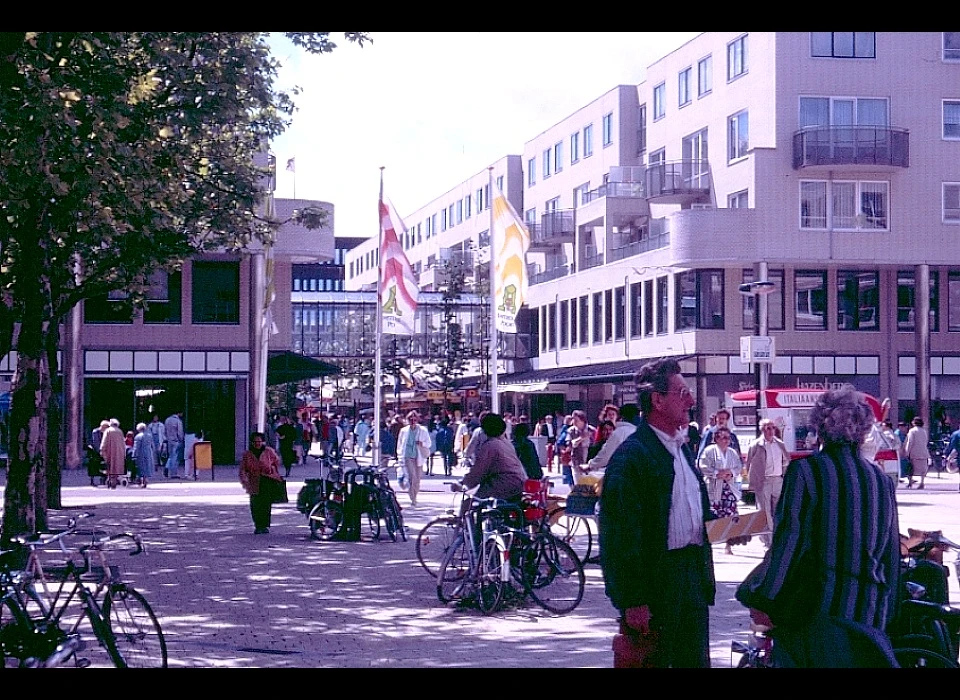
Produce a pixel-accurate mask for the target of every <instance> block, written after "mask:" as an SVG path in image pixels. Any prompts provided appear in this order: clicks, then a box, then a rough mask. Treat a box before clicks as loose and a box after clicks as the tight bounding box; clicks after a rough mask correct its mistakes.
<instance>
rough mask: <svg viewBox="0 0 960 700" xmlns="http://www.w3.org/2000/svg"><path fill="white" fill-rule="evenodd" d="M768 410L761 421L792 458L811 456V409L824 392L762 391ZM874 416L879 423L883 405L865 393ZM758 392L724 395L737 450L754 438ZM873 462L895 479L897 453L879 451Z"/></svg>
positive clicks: (812, 390) (897, 464) (897, 461)
mask: <svg viewBox="0 0 960 700" xmlns="http://www.w3.org/2000/svg"><path fill="white" fill-rule="evenodd" d="M764 391H765V394H766V404H767V407H766V409H765V410H764V411H763V417H764V418H770V419H771V420H772V421H773V422H774V424H775V425H776V426H777V432H778V434H779V435H780V437H781V438H782V439H783V442H784V443H785V444H786V446H787V449H788V450H789V451H790V456H791V457H792V458H793V459H796V458H797V457H803V456H806V455H808V454H810V453H811V452H812V451H813V450H814V448H815V447H816V443H817V436H816V435H815V434H813V433H812V432H811V431H810V428H809V422H810V421H809V418H810V410H811V409H812V408H813V405H814V403H815V402H816V400H817V399H818V398H820V396H821V395H822V394H823V393H824V391H825V390H824V389H797V388H789V389H765V390H764ZM864 396H865V397H866V399H867V403H868V404H870V408H871V409H873V414H874V417H875V418H876V419H877V420H880V419H881V418H882V417H883V412H884V411H883V406H882V405H881V404H880V402H879V401H878V400H877V399H876V398H875V397H873V396H871V395H869V394H864ZM756 402H757V392H756V390H754V389H750V390H748V391H737V392H734V393H729V392H728V393H727V394H726V396H725V407H726V408H727V410H729V411H730V426H731V428H732V430H733V432H735V433H736V434H737V439H738V440H739V441H740V447H741V448H742V450H743V451H744V458H746V450H747V447H748V446H749V444H750V442H751V441H752V440H754V439H755V438H756V436H757V414H756V408H755V407H756ZM875 459H876V461H877V463H878V464H880V465H881V466H882V467H883V470H884V471H885V472H887V473H889V474H892V475H894V476H895V477H896V476H898V475H899V472H900V462H899V458H898V456H897V453H896V451H894V450H881V451H880V452H877V456H876V458H875Z"/></svg>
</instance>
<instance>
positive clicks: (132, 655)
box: [0, 519, 167, 668]
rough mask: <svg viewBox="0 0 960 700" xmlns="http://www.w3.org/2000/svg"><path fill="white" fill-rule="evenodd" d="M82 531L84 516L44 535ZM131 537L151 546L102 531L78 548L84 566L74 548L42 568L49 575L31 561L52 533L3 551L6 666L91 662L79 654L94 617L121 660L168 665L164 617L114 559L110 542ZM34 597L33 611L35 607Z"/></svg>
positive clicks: (0, 634)
mask: <svg viewBox="0 0 960 700" xmlns="http://www.w3.org/2000/svg"><path fill="white" fill-rule="evenodd" d="M76 532H77V520H76V519H71V520H70V522H69V524H68V526H67V528H66V530H63V531H58V532H57V533H44V534H47V535H48V536H52V535H54V534H55V535H57V536H58V537H59V539H58V540H57V542H58V544H60V546H61V547H63V544H62V541H63V537H65V536H66V535H69V534H76ZM128 539H129V540H130V541H131V542H132V543H133V544H134V551H133V552H131V554H134V555H135V554H140V553H142V552H143V551H144V550H143V545H142V542H141V541H140V538H139V537H138V536H137V535H134V534H131V533H120V534H117V535H106V536H98V535H94V536H93V538H92V540H91V542H90V543H89V544H88V545H85V546H83V547H81V548H80V549H79V550H78V552H77V554H78V555H79V557H80V558H81V561H82V564H78V563H77V561H76V557H75V556H73V554H72V552H71V553H70V555H69V556H68V557H67V559H66V563H65V565H64V566H62V567H56V566H53V567H46V568H45V569H42V570H43V575H44V578H43V579H42V580H40V579H38V577H37V570H38V569H37V568H36V567H35V568H33V569H27V568H24V565H25V564H27V563H29V561H30V560H31V558H32V557H33V558H34V559H35V560H36V555H37V553H38V552H39V551H40V549H41V545H42V543H46V544H49V537H48V538H47V539H46V540H45V539H44V537H43V534H41V535H39V536H37V535H35V536H32V537H27V538H22V539H21V541H19V542H17V541H15V544H16V547H15V548H14V549H12V550H8V551H7V552H4V553H3V555H2V556H0V591H2V606H0V660H2V661H3V663H4V665H5V664H6V661H7V660H8V659H10V660H15V661H16V662H17V664H18V665H20V666H31V665H35V664H37V663H47V661H49V660H50V659H51V658H52V659H53V660H54V661H57V662H58V663H63V662H65V661H66V660H67V659H68V658H70V657H72V658H73V660H74V663H75V665H77V666H87V665H89V660H88V659H84V658H80V657H79V656H78V654H77V652H78V651H79V650H80V649H82V648H85V645H84V644H83V639H82V637H83V634H82V633H81V626H82V623H83V622H84V621H85V620H86V621H89V623H90V629H91V630H92V632H93V636H94V637H95V638H96V640H97V642H98V644H99V645H100V646H101V647H103V649H104V650H105V651H106V653H107V655H108V656H109V658H110V661H111V662H112V663H113V665H114V666H117V667H118V668H127V667H160V668H163V667H166V665H167V648H166V642H165V640H164V637H163V632H162V631H161V629H160V624H159V622H158V621H157V618H156V615H155V614H154V612H153V610H152V609H151V608H150V606H149V604H148V603H147V602H146V600H145V599H144V597H143V596H142V595H141V594H140V593H139V592H137V591H135V590H134V589H132V588H131V587H129V586H128V585H127V584H125V583H124V582H123V581H122V580H121V577H120V573H119V569H118V568H117V567H116V566H112V565H109V564H108V563H107V561H106V555H105V550H106V549H107V548H108V546H109V545H111V544H113V543H116V542H119V541H124V540H128ZM28 601H29V605H30V606H33V609H28ZM78 609H79V610H78ZM71 640H76V641H71ZM38 659H44V660H45V661H44V662H38V661H37V660H38ZM31 660H32V661H31Z"/></svg>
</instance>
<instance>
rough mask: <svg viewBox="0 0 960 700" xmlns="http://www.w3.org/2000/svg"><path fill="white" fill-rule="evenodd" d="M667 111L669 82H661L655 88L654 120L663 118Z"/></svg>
mask: <svg viewBox="0 0 960 700" xmlns="http://www.w3.org/2000/svg"><path fill="white" fill-rule="evenodd" d="M666 113H667V84H666V83H660V84H659V85H657V86H656V87H655V88H653V121H657V120H659V119H663V117H664V115H665V114H666Z"/></svg>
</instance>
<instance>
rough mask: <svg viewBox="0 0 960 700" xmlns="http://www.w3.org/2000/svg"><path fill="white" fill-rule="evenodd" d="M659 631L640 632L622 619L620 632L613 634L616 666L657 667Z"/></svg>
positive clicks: (614, 663)
mask: <svg viewBox="0 0 960 700" xmlns="http://www.w3.org/2000/svg"><path fill="white" fill-rule="evenodd" d="M659 643H660V635H659V633H657V632H655V631H653V630H651V631H650V633H648V634H640V633H639V632H637V631H636V630H634V629H631V628H630V627H628V626H627V623H626V622H624V621H623V620H621V621H620V632H619V633H618V634H615V635H614V636H613V667H614V668H656V660H655V656H656V652H657V649H658V647H659Z"/></svg>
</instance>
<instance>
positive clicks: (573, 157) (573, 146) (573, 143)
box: [570, 131, 580, 163]
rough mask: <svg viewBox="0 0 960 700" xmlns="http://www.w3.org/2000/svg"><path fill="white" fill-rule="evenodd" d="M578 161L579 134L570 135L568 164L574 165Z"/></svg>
mask: <svg viewBox="0 0 960 700" xmlns="http://www.w3.org/2000/svg"><path fill="white" fill-rule="evenodd" d="M578 160H580V132H579V131H578V132H577V133H575V134H570V162H571V163H576V162H577V161H578Z"/></svg>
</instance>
